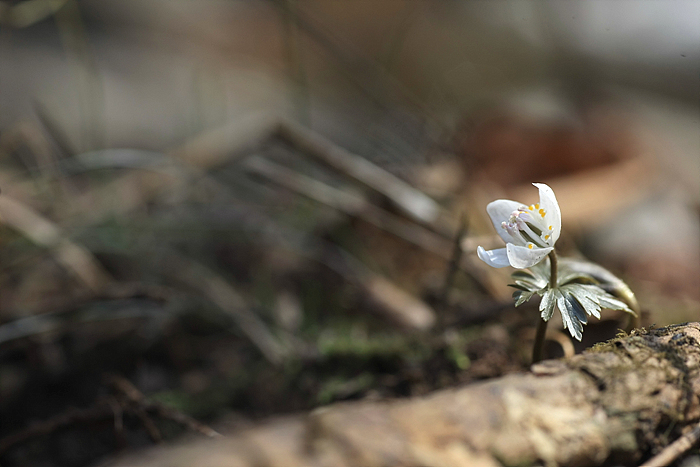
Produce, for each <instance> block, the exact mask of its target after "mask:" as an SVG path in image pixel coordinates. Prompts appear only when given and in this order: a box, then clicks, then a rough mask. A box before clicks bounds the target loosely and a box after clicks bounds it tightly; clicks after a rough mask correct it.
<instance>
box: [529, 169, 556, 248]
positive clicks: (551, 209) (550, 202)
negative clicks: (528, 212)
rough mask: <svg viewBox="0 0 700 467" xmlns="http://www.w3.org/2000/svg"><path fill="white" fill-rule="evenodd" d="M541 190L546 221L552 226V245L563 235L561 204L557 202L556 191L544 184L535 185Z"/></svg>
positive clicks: (541, 205)
mask: <svg viewBox="0 0 700 467" xmlns="http://www.w3.org/2000/svg"><path fill="white" fill-rule="evenodd" d="M533 185H535V186H536V187H537V188H538V189H539V190H540V207H541V208H542V209H544V212H545V215H544V220H545V222H546V223H547V225H548V226H549V225H551V226H552V240H551V241H552V243H550V244H551V245H554V243H555V242H556V241H557V239H558V238H559V234H561V210H560V209H559V203H558V202H557V198H556V196H554V191H552V189H551V188H550V187H549V186H548V185H545V184H544V183H533Z"/></svg>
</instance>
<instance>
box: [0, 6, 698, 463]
mask: <svg viewBox="0 0 700 467" xmlns="http://www.w3.org/2000/svg"><path fill="white" fill-rule="evenodd" d="M698 18H700V3H698V2H695V1H676V2H670V3H669V2H663V1H646V2H639V1H614V2H613V1H589V2H559V1H540V2H530V1H513V2H507V3H506V2H486V1H474V2H418V1H413V0H383V1H381V2H376V1H375V2H370V1H364V0H361V1H331V2H329V1H323V0H268V1H263V0H260V1H252V0H250V1H242V0H228V1H223V0H222V1H214V0H211V1H207V2H201V1H200V2H191V1H182V0H177V1H174V0H168V1H165V0H148V1H131V2H124V1H115V0H101V1H95V0H89V1H76V0H24V1H2V2H0V189H1V190H2V194H0V463H2V465H3V466H5V467H7V466H15V465H45V466H87V465H95V464H96V463H98V462H101V461H102V460H104V459H106V458H109V457H110V456H114V455H115V454H117V453H121V452H124V451H125V450H127V451H128V450H130V449H134V448H138V447H143V446H148V445H151V444H153V443H154V442H157V441H159V440H161V439H166V440H169V439H174V438H176V437H177V436H179V435H181V434H183V433H186V432H188V431H192V425H188V424H187V423H183V422H182V418H180V419H178V417H177V416H174V415H173V414H178V415H182V414H184V415H186V416H192V417H195V418H197V419H199V420H202V421H205V422H206V423H209V424H211V425H212V426H214V427H216V428H217V429H219V430H222V431H225V430H230V429H235V428H236V427H239V426H245V425H247V424H249V423H251V422H253V421H255V420H257V419H260V418H263V417H268V416H272V415H279V414H286V413H291V412H298V411H304V410H309V409H312V408H315V407H318V406H321V405H325V404H329V403H331V402H335V401H340V400H348V399H366V398H374V399H383V398H395V397H406V396H413V395H421V394H426V393H428V392H430V391H433V390H436V389H438V388H444V387H449V386H452V385H456V384H461V383H465V382H470V381H475V380H479V379H484V378H491V377H495V376H499V375H503V374H506V373H508V372H512V371H519V370H524V369H526V368H527V367H528V362H529V352H530V348H531V346H532V340H533V336H534V330H535V326H536V322H537V321H536V320H537V318H538V312H537V309H536V307H537V304H536V303H534V302H535V301H533V303H532V304H529V305H524V306H522V307H519V308H518V309H515V308H514V307H513V302H512V300H511V298H510V294H511V292H512V290H511V289H509V288H508V287H507V286H506V284H507V283H508V275H509V274H510V272H512V270H510V268H506V269H503V270H494V269H491V268H488V267H487V266H486V265H485V264H483V263H481V262H480V261H479V260H478V259H477V258H476V255H475V252H476V247H477V246H478V245H482V246H484V247H486V248H487V249H490V248H494V247H498V246H499V245H500V244H501V240H500V239H499V238H498V237H497V236H495V232H494V231H493V229H492V227H491V223H490V221H489V219H488V218H487V216H486V212H485V207H486V204H487V203H488V202H490V201H492V200H494V199H497V198H509V199H516V200H519V201H523V202H525V203H530V202H534V201H535V200H536V199H537V190H536V189H535V188H534V187H532V186H531V183H532V182H544V183H547V184H549V185H550V186H552V188H553V189H554V191H555V193H556V195H557V197H558V199H559V202H560V205H561V209H562V213H563V235H562V238H561V240H560V241H559V243H558V245H557V246H558V247H559V249H560V254H563V255H566V256H573V257H579V258H587V259H590V260H592V261H595V262H598V263H600V264H601V265H603V266H605V267H606V268H608V269H610V270H611V271H612V272H613V273H615V274H617V275H619V276H620V277H622V278H623V279H625V280H626V281H627V282H628V283H629V284H630V286H631V287H632V289H633V290H634V291H635V292H636V294H637V298H638V300H639V302H640V304H641V307H642V310H643V316H642V318H643V324H644V325H645V326H649V325H652V324H655V325H657V326H661V325H666V324H671V323H678V322H683V321H691V320H698V318H699V317H700V287H698V284H699V282H700V241H699V239H700V160H699V159H700V108H699V103H700V22H698ZM557 315H558V314H557ZM625 323H626V317H624V316H622V315H620V314H617V313H616V312H611V311H607V312H604V314H603V317H602V320H601V321H598V320H595V319H593V320H591V321H590V322H589V324H588V326H586V328H585V331H584V341H583V343H582V344H579V343H577V342H572V341H571V340H570V338H569V337H568V332H566V331H564V332H562V325H561V320H560V318H559V316H555V318H554V321H553V323H552V324H551V326H550V329H551V333H552V334H551V338H552V341H551V342H550V344H551V345H549V347H548V349H547V352H548V354H549V355H550V356H552V357H557V356H561V355H568V354H571V353H573V352H574V351H580V350H582V349H583V348H585V347H587V346H590V345H592V344H593V343H595V342H597V341H600V340H603V339H608V338H610V337H613V336H614V335H615V333H616V332H617V330H618V329H619V328H622V327H624V326H625ZM574 344H575V345H574ZM105 375H111V376H105ZM115 381H119V382H121V383H124V384H127V383H128V384H131V385H133V386H132V387H131V388H132V389H133V390H134V391H136V394H138V396H133V393H132V396H133V397H132V396H127V395H126V394H127V392H125V391H124V390H123V386H124V384H122V385H121V386H120V385H119V384H115V383H114V382H115ZM119 388H122V389H119ZM119 391H122V392H119ZM142 396H143V397H145V398H146V399H147V400H148V401H150V402H149V403H150V404H155V405H151V406H149V407H147V410H145V409H144V410H141V409H139V410H137V409H134V407H135V406H134V404H136V405H137V406H138V407H141V408H143V407H142V406H140V405H138V404H140V403H141V402H139V401H140V399H139V397H142ZM144 400H145V399H144ZM130 404H131V405H130ZM154 407H156V409H154ZM146 412H148V414H146ZM118 414H120V415H118ZM144 414H145V415H144ZM117 420H119V423H117ZM32 427H33V428H32Z"/></svg>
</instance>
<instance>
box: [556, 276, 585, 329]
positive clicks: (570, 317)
mask: <svg viewBox="0 0 700 467" xmlns="http://www.w3.org/2000/svg"><path fill="white" fill-rule="evenodd" d="M554 292H555V293H556V295H557V308H559V312H560V313H561V317H562V320H563V321H564V328H565V329H568V330H569V333H570V334H571V336H572V337H573V338H574V339H576V340H577V341H579V342H580V341H581V338H582V337H583V325H581V322H580V321H579V320H578V319H577V318H576V314H575V311H574V309H573V307H572V305H571V304H570V303H569V301H568V300H567V299H566V297H565V296H564V295H563V294H562V293H561V292H560V291H559V290H558V289H555V290H554Z"/></svg>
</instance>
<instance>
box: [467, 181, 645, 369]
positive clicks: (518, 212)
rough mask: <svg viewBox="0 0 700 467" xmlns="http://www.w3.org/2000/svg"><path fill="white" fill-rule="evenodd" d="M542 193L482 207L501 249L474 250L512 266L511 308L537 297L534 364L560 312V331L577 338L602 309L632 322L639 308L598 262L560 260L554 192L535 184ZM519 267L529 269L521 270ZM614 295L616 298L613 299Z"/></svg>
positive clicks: (488, 259)
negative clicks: (531, 199) (526, 200)
mask: <svg viewBox="0 0 700 467" xmlns="http://www.w3.org/2000/svg"><path fill="white" fill-rule="evenodd" d="M533 185H535V186H536V187H537V188H538V189H539V191H540V202H539V203H537V204H533V205H529V206H527V205H524V204H522V203H518V202H517V201H511V200H506V199H499V200H496V201H493V202H491V203H489V205H488V206H486V212H488V214H489V216H490V217H491V221H492V222H493V226H494V227H495V228H496V231H497V232H498V235H500V236H501V238H502V239H503V241H504V242H506V247H505V248H499V249H497V250H489V251H487V250H485V249H483V248H482V247H478V248H477V254H478V255H479V258H480V259H481V260H482V261H484V262H485V263H486V264H488V265H489V266H492V267H494V268H503V267H506V266H512V267H514V268H516V269H520V271H516V272H514V273H513V275H512V278H513V284H509V285H510V286H511V287H514V288H516V289H517V290H516V291H515V292H514V293H513V299H514V300H515V306H516V307H517V306H520V305H522V304H523V303H525V302H527V301H528V300H530V298H532V297H533V295H535V294H537V295H539V296H540V297H541V301H540V307H539V309H540V312H541V317H542V321H540V322H539V325H538V326H537V335H536V337H535V346H534V349H533V352H532V360H533V363H534V362H538V361H540V360H541V359H542V350H543V347H544V340H545V339H544V338H545V333H546V331H547V322H548V321H549V319H550V318H551V317H552V314H553V313H554V308H555V307H556V308H558V309H559V312H560V313H561V316H562V319H563V321H564V328H565V329H568V330H569V332H570V333H571V336H572V337H574V338H575V339H577V340H578V341H580V340H581V337H582V335H583V325H584V324H586V323H588V316H590V315H593V316H595V317H596V318H600V310H601V309H603V308H608V309H612V310H624V311H626V312H628V313H630V314H631V315H632V316H634V317H635V318H636V317H637V311H638V305H637V301H636V298H635V296H634V293H632V291H631V290H630V288H629V287H628V286H627V284H625V283H624V282H623V281H622V280H620V279H619V278H617V277H616V276H615V275H613V274H612V273H611V272H609V271H608V270H606V269H604V268H603V267H601V266H598V265H597V264H593V263H589V262H585V261H579V260H573V259H565V258H562V259H558V258H557V254H556V250H555V249H554V246H555V244H556V242H557V240H558V239H559V235H560V234H561V211H560V209H559V203H557V198H556V197H555V196H554V191H552V189H551V188H550V187H549V186H547V185H545V184H544V183H533ZM522 269H529V271H523V270H522ZM613 294H614V295H613Z"/></svg>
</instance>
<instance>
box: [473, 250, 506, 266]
mask: <svg viewBox="0 0 700 467" xmlns="http://www.w3.org/2000/svg"><path fill="white" fill-rule="evenodd" d="M476 254H477V255H479V259H480V260H481V261H483V262H484V263H486V264H488V265H489V266H492V267H494V268H504V267H506V266H510V262H509V261H508V254H507V253H506V249H505V248H499V249H498V250H488V251H486V250H484V248H483V247H477V249H476Z"/></svg>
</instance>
